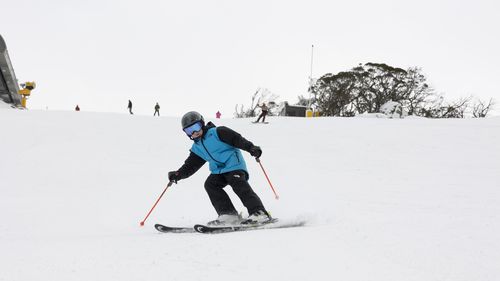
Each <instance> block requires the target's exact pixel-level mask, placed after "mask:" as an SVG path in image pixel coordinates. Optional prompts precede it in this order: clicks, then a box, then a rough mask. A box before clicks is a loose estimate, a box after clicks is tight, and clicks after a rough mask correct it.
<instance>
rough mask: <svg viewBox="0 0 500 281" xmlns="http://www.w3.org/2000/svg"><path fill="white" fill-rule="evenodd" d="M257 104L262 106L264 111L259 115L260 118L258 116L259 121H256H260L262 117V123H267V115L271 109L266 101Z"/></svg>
mask: <svg viewBox="0 0 500 281" xmlns="http://www.w3.org/2000/svg"><path fill="white" fill-rule="evenodd" d="M257 106H258V107H260V108H261V110H262V113H261V114H260V115H259V118H257V121H255V122H254V123H259V121H260V118H262V123H265V122H266V115H267V112H268V111H269V108H268V107H267V105H266V103H262V105H261V106H259V105H257Z"/></svg>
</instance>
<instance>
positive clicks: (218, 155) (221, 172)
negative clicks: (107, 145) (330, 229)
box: [168, 111, 271, 225]
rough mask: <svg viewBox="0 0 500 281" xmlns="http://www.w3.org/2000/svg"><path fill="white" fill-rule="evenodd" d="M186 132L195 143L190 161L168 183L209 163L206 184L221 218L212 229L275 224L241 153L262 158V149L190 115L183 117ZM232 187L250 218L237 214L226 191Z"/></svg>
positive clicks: (237, 134) (215, 221) (226, 128)
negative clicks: (272, 222) (225, 226)
mask: <svg viewBox="0 0 500 281" xmlns="http://www.w3.org/2000/svg"><path fill="white" fill-rule="evenodd" d="M181 124H182V129H183V130H184V132H185V133H186V134H187V136H188V137H189V138H190V139H191V140H193V145H192V147H191V150H190V153H189V156H188V158H187V159H186V160H185V162H184V164H183V165H182V166H181V167H180V168H179V169H178V170H177V171H170V172H169V173H168V179H169V180H170V181H173V182H177V181H179V180H181V179H185V178H188V177H190V176H192V175H193V174H194V173H195V172H197V171H198V170H199V169H200V168H201V167H202V166H203V165H204V164H205V162H208V163H209V169H210V172H211V174H210V175H209V176H208V178H207V179H206V181H205V190H206V192H207V193H208V197H209V198H210V201H211V202H212V205H213V206H214V208H215V210H216V211H217V214H218V218H217V219H216V220H213V221H210V222H208V225H228V224H240V223H242V224H257V223H265V222H268V221H270V220H271V216H270V215H269V213H268V212H267V211H266V209H265V208H264V205H263V204H262V201H261V200H260V198H259V196H258V195H257V194H256V193H255V192H254V191H253V190H252V187H251V186H250V184H249V183H248V178H249V174H248V171H247V168H246V164H245V160H244V159H243V155H242V154H241V150H240V149H242V150H244V151H247V152H249V153H250V155H252V156H253V157H255V158H259V157H260V156H261V155H262V150H261V149H260V147H258V146H255V145H254V144H253V143H252V142H250V141H248V140H246V139H245V138H243V137H242V136H241V135H240V134H239V133H237V132H235V131H233V130H232V129H230V128H228V127H224V126H220V127H216V126H215V125H214V124H213V123H212V122H208V123H207V124H205V121H204V119H203V116H201V114H200V113H198V112H196V111H190V112H188V113H186V114H184V116H183V117H182V121H181ZM227 185H230V186H231V187H232V189H233V191H234V193H236V195H237V196H238V197H239V198H240V200H241V202H242V203H243V205H244V206H245V207H246V208H247V210H248V214H249V216H248V218H246V219H242V218H241V216H240V215H238V212H237V211H236V209H235V207H234V205H233V203H232V202H231V199H230V198H229V196H228V194H227V193H226V192H225V191H224V189H223V188H224V187H226V186H227Z"/></svg>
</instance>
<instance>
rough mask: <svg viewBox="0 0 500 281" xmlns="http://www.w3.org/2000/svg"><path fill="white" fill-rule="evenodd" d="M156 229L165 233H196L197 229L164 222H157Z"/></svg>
mask: <svg viewBox="0 0 500 281" xmlns="http://www.w3.org/2000/svg"><path fill="white" fill-rule="evenodd" d="M155 228H156V230H158V231H159V232H163V233H194V232H195V230H194V228H192V227H172V226H166V225H163V224H159V223H157V224H155Z"/></svg>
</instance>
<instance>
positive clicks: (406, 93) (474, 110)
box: [298, 63, 494, 118]
mask: <svg viewBox="0 0 500 281" xmlns="http://www.w3.org/2000/svg"><path fill="white" fill-rule="evenodd" d="M426 80H427V78H426V77H425V75H424V74H422V71H421V69H420V68H418V67H411V68H409V69H406V70H405V69H402V68H397V67H392V66H389V65H387V64H383V63H366V64H364V65H362V64H360V65H358V66H357V67H354V68H353V69H351V70H349V71H344V72H339V73H337V74H332V73H327V74H325V75H323V76H321V77H320V78H319V79H317V80H315V81H312V83H311V85H310V88H309V92H310V93H311V94H312V98H311V99H307V98H305V97H303V96H299V103H298V104H300V105H310V106H312V107H314V108H316V109H317V110H319V111H320V112H321V114H322V115H323V116H345V117H350V116H355V115H357V114H362V113H378V112H380V110H381V107H382V106H383V105H384V104H386V103H387V102H391V101H392V102H396V103H398V104H399V106H400V107H399V108H400V110H401V111H405V112H406V113H407V114H408V115H415V116H423V117H429V118H464V117H465V116H466V115H467V114H470V115H471V116H472V117H486V116H487V115H488V113H489V112H490V110H492V107H493V104H494V102H493V99H490V100H489V101H482V100H480V99H474V98H473V97H472V96H471V97H466V98H461V99H459V100H456V101H451V102H450V101H445V99H444V97H443V96H442V95H439V94H437V93H436V92H435V91H434V89H433V88H432V87H430V86H429V85H428V84H427V82H426Z"/></svg>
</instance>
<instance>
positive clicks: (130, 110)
mask: <svg viewBox="0 0 500 281" xmlns="http://www.w3.org/2000/svg"><path fill="white" fill-rule="evenodd" d="M127 108H128V112H130V114H134V113H133V112H132V102H131V101H130V100H128V106H127Z"/></svg>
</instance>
